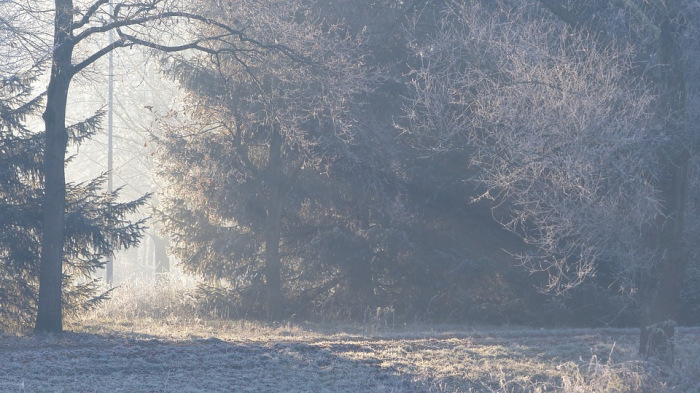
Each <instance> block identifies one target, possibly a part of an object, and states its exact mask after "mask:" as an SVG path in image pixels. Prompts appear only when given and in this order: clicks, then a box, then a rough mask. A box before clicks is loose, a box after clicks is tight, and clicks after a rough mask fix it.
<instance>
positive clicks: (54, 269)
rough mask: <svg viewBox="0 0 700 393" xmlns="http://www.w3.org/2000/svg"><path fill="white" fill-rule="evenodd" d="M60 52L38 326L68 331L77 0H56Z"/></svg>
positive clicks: (49, 138) (54, 71) (52, 98)
mask: <svg viewBox="0 0 700 393" xmlns="http://www.w3.org/2000/svg"><path fill="white" fill-rule="evenodd" d="M55 5H56V16H55V23H54V52H53V64H52V67H51V79H50V81H49V87H48V90H47V93H46V109H45V111H44V114H43V119H44V124H45V126H46V141H45V147H44V205H43V212H42V215H43V222H42V237H41V260H40V268H39V300H38V310H37V319H36V324H35V326H34V330H35V331H37V332H61V331H63V302H62V282H63V244H64V232H65V217H64V212H65V205H66V181H65V166H64V165H65V156H66V146H67V143H68V134H67V133H66V104H67V102H68V87H69V86H70V82H71V79H72V77H73V74H72V72H73V70H72V63H71V60H72V55H73V43H72V42H71V33H70V32H71V25H72V20H73V2H72V1H71V0H56V1H55Z"/></svg>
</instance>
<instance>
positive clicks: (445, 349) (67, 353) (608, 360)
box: [0, 286, 700, 392]
mask: <svg viewBox="0 0 700 393" xmlns="http://www.w3.org/2000/svg"><path fill="white" fill-rule="evenodd" d="M120 291H122V292H121V293H120V292H119V291H118V292H117V293H115V296H114V298H113V299H112V301H110V302H109V303H107V304H105V306H104V307H103V308H101V309H99V310H96V311H95V312H93V313H91V314H90V315H87V316H85V317H83V318H82V319H80V320H75V321H72V322H70V323H69V324H68V325H67V328H68V330H69V331H70V332H69V333H65V334H62V335H31V334H15V335H5V336H0V392H216V391H220V392H294V391H300V392H470V391H473V392H538V391H543V392H544V391H556V392H559V391H563V392H596V391H597V392H663V391H668V392H676V391H678V392H700V329H698V328H681V329H679V334H678V345H677V347H678V353H677V359H678V362H677V363H678V364H677V365H676V366H675V367H674V368H665V367H662V366H659V365H656V364H654V363H652V362H645V361H642V360H640V359H638V358H637V357H636V355H635V353H636V342H637V333H638V332H637V331H636V330H634V329H631V330H627V329H556V330H555V329H525V328H516V327H498V328H493V327H475V326H444V325H441V326H433V325H414V326H405V325H402V326H387V325H386V324H383V323H372V324H369V325H365V324H356V325H353V324H343V325H331V324H314V323H298V322H294V323H292V322H287V323H281V324H264V323H259V322H251V321H245V320H239V321H221V320H209V319H202V318H195V317H192V316H191V313H189V312H188V310H191V308H192V307H194V306H193V304H191V303H188V302H189V300H187V299H186V298H185V297H183V296H184V295H185V293H186V291H187V289H186V286H180V287H179V289H174V288H170V289H167V288H166V289H161V290H158V291H155V292H149V291H148V290H146V289H144V288H123V289H120ZM168 293H170V294H171V295H172V296H171V297H170V298H168V297H167V296H166V295H167V294H168ZM178 293H179V295H178ZM154 294H155V295H157V296H155V297H154ZM141 296H146V297H147V299H139V297H141ZM166 306H167V307H169V308H168V309H167V310H166V309H165V308H164V307H166ZM148 310H150V311H148Z"/></svg>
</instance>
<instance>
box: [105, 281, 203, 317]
mask: <svg viewBox="0 0 700 393" xmlns="http://www.w3.org/2000/svg"><path fill="white" fill-rule="evenodd" d="M197 308H198V307H197V301H196V296H195V286H194V284H193V283H192V282H190V281H189V280H187V279H185V278H182V277H176V276H171V275H165V276H162V277H160V278H159V279H158V280H156V281H155V282H147V281H132V282H130V283H128V284H122V285H120V286H118V287H116V288H115V289H114V290H113V291H112V292H111V295H110V298H109V299H108V300H107V301H104V302H103V303H102V304H101V305H100V306H99V307H97V308H96V309H95V310H94V311H93V313H94V315H93V316H94V317H96V318H98V319H99V318H107V319H111V320H130V319H137V318H153V319H177V320H181V321H184V320H191V319H192V318H194V317H195V316H196V315H197V314H198V313H197Z"/></svg>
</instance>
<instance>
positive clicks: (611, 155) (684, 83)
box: [0, 0, 700, 362]
mask: <svg viewBox="0 0 700 393" xmlns="http://www.w3.org/2000/svg"><path fill="white" fill-rule="evenodd" d="M699 29H700V2H698V1H696V0H645V1H642V0H639V1H637V0H616V1H598V0H593V1H576V0H539V1H538V0H497V1H480V0H353V1H342V0H207V1H185V0H144V1H137V2H131V1H121V0H115V1H114V2H110V1H109V0H92V1H78V0H75V1H73V0H55V1H54V2H49V1H37V2H21V1H15V0H0V59H2V60H1V61H0V306H1V307H0V331H10V330H12V329H19V330H24V331H27V330H32V329H34V330H35V331H36V332H54V333H58V332H61V331H63V330H64V321H65V320H66V318H69V317H71V316H75V315H80V314H81V313H84V312H86V310H90V309H92V308H94V307H95V306H96V305H98V304H100V303H101V302H103V301H105V299H108V298H109V297H110V295H111V294H112V291H113V289H114V287H115V286H112V282H111V277H110V278H109V279H108V280H107V281H108V282H105V279H104V277H103V276H104V273H103V270H104V268H105V267H106V266H107V264H108V261H110V260H111V258H112V257H113V256H114V255H115V253H117V252H123V251H124V250H128V249H135V248H136V247H137V246H138V245H139V243H140V242H144V241H146V240H149V239H150V240H152V241H153V244H154V246H153V247H154V255H155V260H154V262H152V266H151V267H152V269H151V270H149V273H148V274H149V275H152V276H154V277H156V279H155V284H154V285H156V286H157V285H161V284H162V285H167V284H165V282H166V281H168V280H169V279H170V278H169V277H171V275H172V274H173V273H172V272H174V271H178V272H181V273H182V274H185V275H188V276H189V277H193V278H195V279H196V280H197V290H196V295H195V297H196V299H194V302H196V304H197V306H196V307H194V309H193V310H194V311H193V312H194V313H198V314H199V315H200V316H208V317H216V318H220V319H250V320H258V321H308V320H317V321H365V322H366V321H368V320H370V319H372V318H374V319H377V318H380V316H381V319H383V320H384V319H386V318H389V317H388V315H391V320H392V323H396V322H399V323H403V322H415V321H422V322H435V323H438V322H440V323H442V322H450V323H469V324H489V325H519V326H529V327H553V326H554V327H630V326H632V327H637V328H640V327H641V328H640V330H639V341H638V351H639V353H640V354H642V355H644V356H650V357H651V356H653V357H659V358H661V359H663V360H665V361H669V362H673V356H674V355H673V354H674V348H673V347H674V339H673V338H674V335H675V331H676V327H677V326H695V325H698V324H699V323H700V262H699V261H698V252H699V251H700V248H699V247H698V241H697V239H698V238H699V236H700V215H699V213H700V210H699V209H700V195H699V193H700V161H699V160H698V147H699V145H698V142H700V139H699V138H700V134H699V133H698V129H697V127H698V124H700V119H699V118H698V116H699V115H700V111H698V110H697V108H698V105H699V104H700V94H699V90H698V89H699V87H700V86H699V85H698V84H699V83H700V77H699V76H700V74H699V71H700V52H699V50H700V30H699ZM108 36H109V40H108V39H107V38H108ZM127 51H140V53H145V54H147V55H148V56H149V58H150V59H151V61H152V62H154V63H155V64H156V65H157V69H158V77H159V78H165V79H168V80H170V81H173V82H174V83H175V84H176V85H177V86H178V88H179V92H180V93H181V94H182V97H183V101H182V103H181V105H179V106H178V107H177V108H170V109H168V110H167V111H163V112H160V113H157V114H155V115H154V116H155V117H154V121H153V122H152V123H151V124H150V126H149V130H148V135H149V138H148V140H147V142H146V143H145V144H146V145H147V146H148V149H149V152H148V153H147V155H148V157H149V159H150V160H151V162H152V167H151V172H150V174H149V176H152V177H153V178H155V179H157V187H155V186H154V187H152V188H149V189H148V190H145V191H143V192H142V193H141V194H138V195H136V196H135V197H131V196H129V195H130V194H129V193H128V192H127V191H128V190H127V188H125V187H122V188H119V186H120V185H119V184H118V185H117V188H116V189H112V187H111V180H109V182H110V186H109V187H107V182H108V172H107V171H106V170H105V171H103V172H104V173H103V174H102V175H99V176H97V177H94V178H92V179H89V180H86V181H82V182H72V181H68V180H66V179H67V178H66V168H67V167H69V165H70V163H71V162H72V161H74V160H79V159H80V157H81V150H80V149H81V146H83V145H87V144H89V143H90V141H91V140H92V139H93V138H96V137H97V136H98V135H100V134H101V133H103V132H104V129H105V123H106V118H107V116H108V114H107V112H106V111H105V110H104V108H103V109H100V110H97V111H96V112H90V111H86V112H84V113H82V114H81V116H82V117H81V118H80V119H79V120H77V121H73V120H71V119H67V116H66V113H67V112H66V111H67V110H69V111H70V110H73V108H74V107H75V105H73V102H72V101H71V97H72V96H71V95H70V94H69V92H70V91H72V89H75V88H76V87H79V86H83V87H84V86H89V85H91V83H93V82H92V81H93V79H91V78H92V77H91V76H90V75H92V74H100V73H101V74H105V73H106V71H105V69H104V67H103V63H102V61H104V60H105V59H106V57H107V56H108V55H109V54H111V53H112V52H114V53H120V52H124V53H127ZM129 53H130V52H129ZM84 75H88V76H87V77H85V76H84ZM139 104H140V106H142V107H143V106H147V105H149V103H148V102H143V103H139ZM125 195H127V196H125ZM128 255H136V254H128Z"/></svg>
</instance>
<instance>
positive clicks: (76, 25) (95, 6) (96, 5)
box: [73, 0, 109, 31]
mask: <svg viewBox="0 0 700 393" xmlns="http://www.w3.org/2000/svg"><path fill="white" fill-rule="evenodd" d="M107 3H109V0H98V1H97V2H95V3H94V4H93V5H91V6H90V8H88V10H87V11H86V12H85V15H83V17H82V18H81V19H80V21H78V22H77V23H74V24H73V30H74V31H75V29H79V28H81V27H83V26H85V25H86V24H88V22H90V18H92V16H93V15H95V13H96V12H97V10H98V9H99V8H100V7H101V6H103V5H105V4H107Z"/></svg>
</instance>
